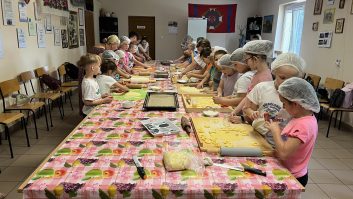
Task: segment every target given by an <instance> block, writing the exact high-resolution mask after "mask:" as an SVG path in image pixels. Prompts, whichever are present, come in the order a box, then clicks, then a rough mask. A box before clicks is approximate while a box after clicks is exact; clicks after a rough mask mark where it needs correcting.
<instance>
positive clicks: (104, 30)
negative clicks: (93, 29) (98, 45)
mask: <svg viewBox="0 0 353 199" xmlns="http://www.w3.org/2000/svg"><path fill="white" fill-rule="evenodd" d="M109 35H117V36H119V31H118V18H116V17H99V40H100V41H101V42H102V41H103V39H104V38H107V37H108V36H109Z"/></svg>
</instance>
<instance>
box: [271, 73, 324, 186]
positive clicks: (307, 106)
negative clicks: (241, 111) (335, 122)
mask: <svg viewBox="0 0 353 199" xmlns="http://www.w3.org/2000/svg"><path fill="white" fill-rule="evenodd" d="M278 93H279V97H280V100H281V102H282V103H283V107H284V109H285V110H286V111H287V112H288V113H289V114H290V115H291V116H292V118H293V119H292V120H291V121H290V122H289V123H288V124H287V125H286V127H285V128H284V129H283V130H282V131H281V128H280V126H279V122H277V121H272V120H270V119H269V118H266V117H265V120H266V123H265V127H266V128H268V129H269V130H270V132H271V133H272V135H273V139H274V142H275V148H276V155H277V157H278V158H279V159H280V160H281V161H282V163H283V164H284V165H285V166H286V167H287V168H288V170H289V171H290V172H291V173H292V174H293V175H294V177H296V178H297V180H298V181H299V182H300V183H301V184H302V185H303V186H305V185H306V184H307V182H308V164H309V160H310V157H311V154H312V152H313V149H314V145H315V140H316V137H317V133H318V125H317V121H316V118H315V116H314V115H313V113H318V112H319V111H320V104H319V101H318V99H317V96H316V92H315V90H314V88H313V87H312V86H311V85H310V84H309V83H308V82H307V81H305V80H304V79H302V78H298V77H292V78H290V79H287V80H286V81H284V82H283V83H282V84H281V85H280V86H279V87H278Z"/></svg>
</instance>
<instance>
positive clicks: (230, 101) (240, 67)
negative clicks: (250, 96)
mask: <svg viewBox="0 0 353 199" xmlns="http://www.w3.org/2000/svg"><path fill="white" fill-rule="evenodd" d="M244 56H245V51H244V49H243V48H238V49H236V50H235V51H234V52H233V53H232V54H231V57H230V60H231V61H232V63H234V68H235V70H236V71H237V72H238V73H239V74H241V75H240V77H239V79H238V80H237V81H236V83H235V85H234V90H233V94H232V95H231V96H228V97H213V101H214V103H216V104H221V105H226V106H237V105H238V104H239V103H240V102H241V101H242V100H243V98H244V97H245V96H246V93H247V92H248V87H249V85H250V82H251V79H252V77H253V75H254V71H251V70H250V67H249V66H248V65H246V64H245V63H243V60H244Z"/></svg>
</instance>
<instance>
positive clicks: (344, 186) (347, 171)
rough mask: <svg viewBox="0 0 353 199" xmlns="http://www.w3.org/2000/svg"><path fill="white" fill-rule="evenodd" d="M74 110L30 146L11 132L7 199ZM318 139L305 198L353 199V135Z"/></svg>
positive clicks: (323, 124)
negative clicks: (12, 156) (13, 156)
mask: <svg viewBox="0 0 353 199" xmlns="http://www.w3.org/2000/svg"><path fill="white" fill-rule="evenodd" d="M72 101H73V103H74V106H75V110H74V111H71V109H70V108H69V104H68V103H67V104H66V105H65V118H64V120H61V119H60V117H59V114H58V110H57V109H56V108H55V109H54V110H53V119H54V120H53V122H54V127H53V128H51V130H50V131H49V132H48V131H46V129H45V120H44V117H41V119H40V121H39V122H38V123H39V139H38V140H37V139H35V134H34V127H33V124H31V125H30V127H29V129H30V131H29V133H30V138H31V140H30V141H31V147H30V148H28V147H26V142H25V137H24V132H23V131H22V130H19V131H17V132H13V133H12V136H11V138H12V141H13V145H14V147H13V148H14V153H15V158H14V159H10V153H9V147H8V145H7V141H6V140H3V144H2V145H0V169H1V170H2V173H1V174H0V192H1V193H4V194H5V195H7V196H6V198H7V199H17V198H22V195H21V194H20V193H17V188H18V187H19V185H20V184H21V182H22V181H23V180H24V179H25V178H27V176H28V175H29V174H30V173H31V172H32V171H33V170H34V169H35V168H36V167H37V166H38V165H39V164H40V163H41V161H42V160H43V159H44V158H45V157H46V156H47V155H48V153H50V152H51V151H52V150H53V149H54V148H55V147H56V145H57V144H59V143H60V142H61V141H62V140H63V139H64V138H65V137H66V135H67V134H68V133H70V132H71V130H72V129H73V128H74V127H75V126H76V125H77V124H78V123H79V122H80V119H81V118H80V117H79V116H78V111H77V110H78V108H77V101H78V100H77V95H74V97H73V100H72ZM319 128H320V132H319V136H318V139H317V143H316V146H315V150H314V154H313V156H312V159H311V162H310V165H309V183H308V185H307V186H306V191H305V192H304V193H303V194H302V196H303V197H302V198H310V199H311V198H318V199H319V198H337V199H345V198H347V199H348V198H353V132H351V131H350V130H347V129H344V128H343V129H342V130H338V129H334V128H332V130H331V132H330V137H329V138H326V137H325V132H326V128H327V121H319Z"/></svg>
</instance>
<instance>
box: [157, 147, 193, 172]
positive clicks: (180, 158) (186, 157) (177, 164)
mask: <svg viewBox="0 0 353 199" xmlns="http://www.w3.org/2000/svg"><path fill="white" fill-rule="evenodd" d="M190 157H191V154H190V153H189V152H186V151H168V152H165V153H164V154H163V162H164V166H165V168H166V169H167V171H180V170H184V169H186V168H187V166H189V165H190Z"/></svg>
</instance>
